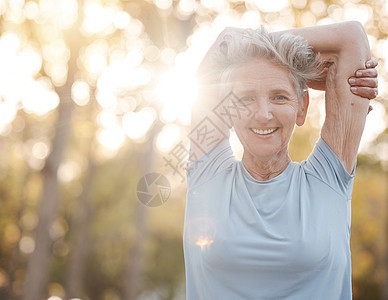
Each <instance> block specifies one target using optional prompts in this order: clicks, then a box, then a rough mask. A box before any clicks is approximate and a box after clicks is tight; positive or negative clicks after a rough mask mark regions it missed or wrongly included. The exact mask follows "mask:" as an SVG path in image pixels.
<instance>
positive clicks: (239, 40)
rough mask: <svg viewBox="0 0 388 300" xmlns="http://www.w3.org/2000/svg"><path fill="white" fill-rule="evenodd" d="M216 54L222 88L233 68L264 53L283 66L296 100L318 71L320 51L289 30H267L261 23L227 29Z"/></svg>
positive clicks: (228, 79)
mask: <svg viewBox="0 0 388 300" xmlns="http://www.w3.org/2000/svg"><path fill="white" fill-rule="evenodd" d="M215 55H216V56H215V57H214V58H215V60H216V65H217V69H218V70H220V71H221V77H220V84H221V89H223V87H224V86H225V85H227V83H229V81H230V79H231V76H232V74H233V72H234V71H235V70H236V69H237V68H238V67H239V66H241V65H242V64H244V63H245V62H247V61H249V60H250V59H252V58H260V57H263V58H266V59H268V60H269V61H271V62H273V63H275V64H277V65H280V66H283V67H286V68H287V69H288V70H289V72H290V78H291V80H292V82H293V84H294V87H295V89H296V92H297V94H298V99H299V101H302V99H303V93H304V91H305V90H306V89H307V88H308V86H307V82H308V81H309V80H314V79H317V78H318V77H319V76H320V74H321V71H320V69H321V68H320V63H319V55H315V53H314V51H313V50H312V48H311V46H309V45H308V43H307V41H306V40H305V39H303V38H302V37H301V36H297V35H293V34H291V33H276V32H270V31H268V30H267V29H265V28H264V27H263V26H262V27H261V28H259V29H257V30H254V29H244V30H241V31H235V32H231V33H227V34H226V35H225V36H224V37H223V41H222V42H221V44H220V47H219V51H216V53H215Z"/></svg>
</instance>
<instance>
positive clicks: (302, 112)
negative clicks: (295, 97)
mask: <svg viewBox="0 0 388 300" xmlns="http://www.w3.org/2000/svg"><path fill="white" fill-rule="evenodd" d="M309 103H310V97H309V92H308V90H306V91H304V93H303V102H302V104H301V105H299V109H298V114H297V116H296V125H298V126H302V125H303V124H304V122H305V121H306V116H307V109H308V107H309Z"/></svg>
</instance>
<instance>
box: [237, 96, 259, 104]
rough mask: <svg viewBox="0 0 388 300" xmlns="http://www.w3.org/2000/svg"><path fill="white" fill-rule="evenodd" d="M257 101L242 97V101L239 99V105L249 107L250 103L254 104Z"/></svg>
mask: <svg viewBox="0 0 388 300" xmlns="http://www.w3.org/2000/svg"><path fill="white" fill-rule="evenodd" d="M254 101H255V100H254V99H253V98H251V97H242V98H240V99H238V103H239V104H240V105H248V104H250V103H253V102H254Z"/></svg>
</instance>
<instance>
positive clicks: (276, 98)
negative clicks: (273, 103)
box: [275, 95, 288, 101]
mask: <svg viewBox="0 0 388 300" xmlns="http://www.w3.org/2000/svg"><path fill="white" fill-rule="evenodd" d="M275 100H278V101H286V100H288V98H287V97H286V96H283V95H278V96H275Z"/></svg>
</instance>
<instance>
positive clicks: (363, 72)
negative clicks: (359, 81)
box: [356, 68, 378, 77]
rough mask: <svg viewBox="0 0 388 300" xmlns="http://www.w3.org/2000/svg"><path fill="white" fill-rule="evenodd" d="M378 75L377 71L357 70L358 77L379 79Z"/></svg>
mask: <svg viewBox="0 0 388 300" xmlns="http://www.w3.org/2000/svg"><path fill="white" fill-rule="evenodd" d="M377 75H378V73H377V70H376V69H374V68H373V69H372V68H371V69H364V70H357V72H356V77H377Z"/></svg>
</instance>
